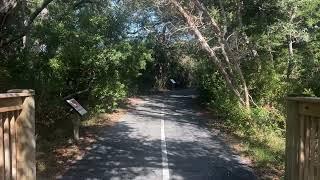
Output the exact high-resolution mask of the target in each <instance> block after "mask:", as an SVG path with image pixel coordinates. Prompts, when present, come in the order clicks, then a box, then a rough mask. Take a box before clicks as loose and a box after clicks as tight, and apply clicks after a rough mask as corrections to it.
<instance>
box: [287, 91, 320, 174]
mask: <svg viewBox="0 0 320 180" xmlns="http://www.w3.org/2000/svg"><path fill="white" fill-rule="evenodd" d="M285 179H286V180H319V179H320V98H308V97H289V98H287V124H286V173H285Z"/></svg>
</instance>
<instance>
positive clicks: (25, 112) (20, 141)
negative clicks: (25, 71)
mask: <svg viewBox="0 0 320 180" xmlns="http://www.w3.org/2000/svg"><path fill="white" fill-rule="evenodd" d="M8 93H29V96H25V97H21V98H22V110H21V113H20V115H19V117H18V118H17V120H16V137H17V139H16V153H17V160H16V161H17V170H16V177H17V179H18V180H34V179H36V158H35V157H36V156H35V152H36V140H35V102H34V97H33V96H34V91H33V90H18V89H15V90H9V91H8Z"/></svg>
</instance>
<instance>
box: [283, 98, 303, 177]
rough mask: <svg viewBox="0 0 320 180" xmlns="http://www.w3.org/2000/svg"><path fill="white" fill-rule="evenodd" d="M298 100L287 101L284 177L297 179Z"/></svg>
mask: <svg viewBox="0 0 320 180" xmlns="http://www.w3.org/2000/svg"><path fill="white" fill-rule="evenodd" d="M298 109H299V106H298V102H296V101H287V114H288V117H287V123H286V137H287V138H286V157H287V158H286V171H285V179H290V180H297V179H298V177H299V176H298V173H299V169H298V163H299V156H298V152H299V151H298V150H299V144H298V143H297V142H299V133H297V132H299V124H300V123H299V122H300V121H299V114H298Z"/></svg>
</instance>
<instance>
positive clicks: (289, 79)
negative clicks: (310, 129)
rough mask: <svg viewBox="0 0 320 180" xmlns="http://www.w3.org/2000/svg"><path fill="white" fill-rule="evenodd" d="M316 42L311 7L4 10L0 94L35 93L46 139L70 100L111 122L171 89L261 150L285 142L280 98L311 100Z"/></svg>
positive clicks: (10, 6)
mask: <svg viewBox="0 0 320 180" xmlns="http://www.w3.org/2000/svg"><path fill="white" fill-rule="evenodd" d="M319 38H320V1H319V0H270V1H263V0H246V1H243V0H224V1H222V0H216V1H211V0H156V1H153V0H128V1H124V0H68V1H63V0H31V1H26V0H22V1H17V0H10V1H9V0H2V1H0V89H1V90H2V91H5V90H7V89H11V88H27V89H34V90H35V91H36V94H37V95H36V102H37V103H36V105H37V108H36V111H37V112H36V113H37V122H36V124H37V131H38V132H37V134H39V136H40V137H43V138H44V139H45V138H48V137H49V136H50V135H48V134H46V132H48V130H54V131H56V130H58V129H60V130H61V129H62V130H61V131H64V129H65V127H67V126H66V124H65V121H64V119H66V118H67V116H68V112H67V111H68V109H67V108H66V105H65V102H64V101H63V97H65V96H67V95H69V94H72V93H75V92H78V91H82V90H84V89H87V90H88V91H86V92H85V93H82V94H80V95H78V96H77V97H76V98H77V99H78V100H79V101H80V102H81V103H82V104H83V105H84V106H85V108H87V109H88V111H89V113H90V114H95V113H99V112H112V111H113V110H114V109H116V108H117V107H119V105H120V104H121V102H122V101H123V100H124V99H125V98H126V97H129V96H133V95H139V94H144V93H147V92H149V91H157V90H161V89H166V88H170V83H169V79H170V78H172V79H175V80H176V81H177V83H178V87H179V88H188V87H196V88H197V89H198V91H199V93H200V99H201V102H202V103H203V104H204V105H205V106H207V107H211V108H212V109H215V110H214V111H215V113H218V114H222V115H224V117H225V119H226V123H227V124H229V125H230V127H234V128H235V129H236V130H237V132H239V134H241V135H243V136H250V137H255V138H256V140H257V141H261V142H263V141H264V140H265V139H263V138H262V137H258V136H257V132H264V136H265V138H268V137H269V135H270V136H273V137H279V138H280V139H281V137H283V136H284V128H285V121H284V119H285V104H284V98H285V97H286V96H320V83H319V82H320V41H319ZM43 112H50V113H43ZM56 114H60V116H56ZM267 143H269V144H267V145H269V146H270V149H272V148H274V151H273V152H280V154H281V151H283V146H282V145H279V146H277V147H272V146H271V144H272V142H267ZM281 143H282V142H280V143H279V144H281ZM274 154H277V153H274ZM275 159H276V161H278V160H279V159H281V155H279V156H278V155H275ZM279 161H281V160H279Z"/></svg>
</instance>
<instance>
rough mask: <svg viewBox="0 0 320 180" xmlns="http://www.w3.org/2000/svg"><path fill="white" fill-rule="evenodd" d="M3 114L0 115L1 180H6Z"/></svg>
mask: <svg viewBox="0 0 320 180" xmlns="http://www.w3.org/2000/svg"><path fill="white" fill-rule="evenodd" d="M3 122H4V117H3V113H0V180H4V151H3V150H4V144H3Z"/></svg>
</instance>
